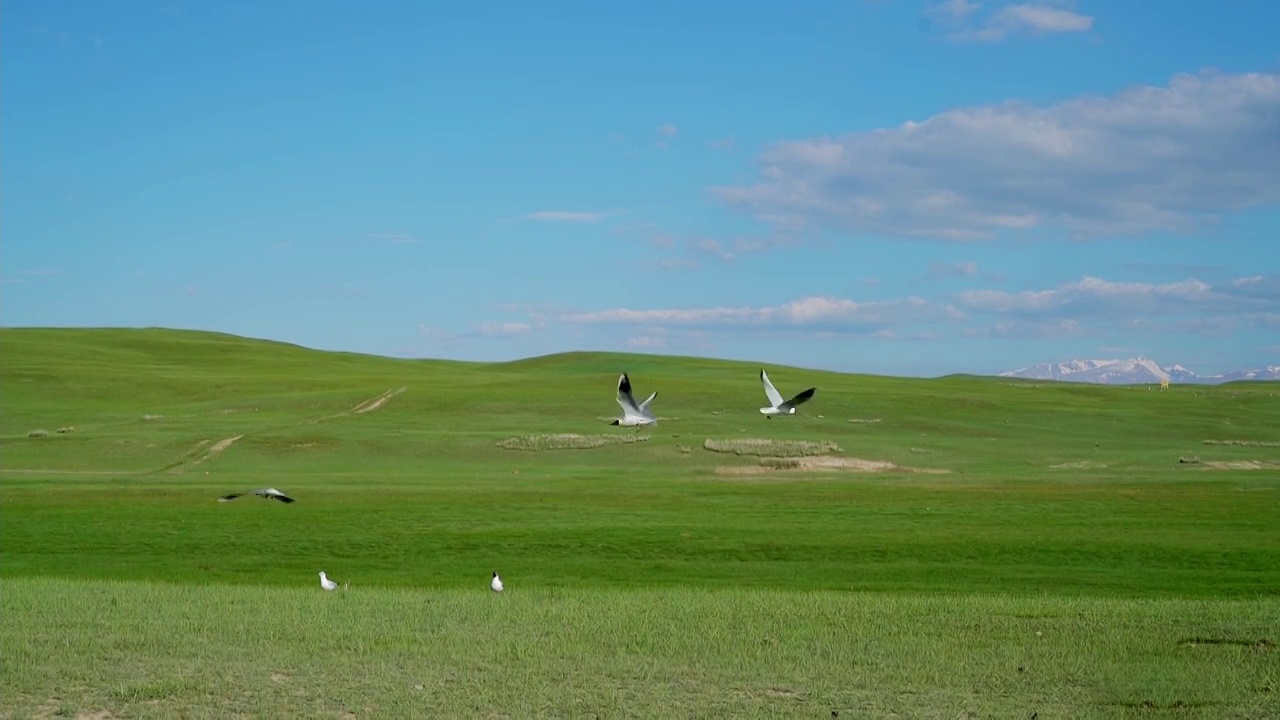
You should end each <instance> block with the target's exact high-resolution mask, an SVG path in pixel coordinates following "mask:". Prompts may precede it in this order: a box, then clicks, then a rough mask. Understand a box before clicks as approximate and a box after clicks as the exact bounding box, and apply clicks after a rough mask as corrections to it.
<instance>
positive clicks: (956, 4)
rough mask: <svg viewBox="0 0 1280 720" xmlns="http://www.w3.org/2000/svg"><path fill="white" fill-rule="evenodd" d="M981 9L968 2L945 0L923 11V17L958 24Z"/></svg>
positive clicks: (975, 4)
mask: <svg viewBox="0 0 1280 720" xmlns="http://www.w3.org/2000/svg"><path fill="white" fill-rule="evenodd" d="M980 7H982V6H981V5H979V4H978V3H974V2H969V0H946V1H945V2H941V3H938V4H937V5H934V6H933V7H931V8H929V9H927V10H925V15H927V16H929V17H931V18H936V19H938V20H943V21H947V22H958V21H961V20H964V19H965V18H967V17H969V16H970V15H972V14H973V13H975V12H977V11H978V8H980Z"/></svg>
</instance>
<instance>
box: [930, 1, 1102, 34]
mask: <svg viewBox="0 0 1280 720" xmlns="http://www.w3.org/2000/svg"><path fill="white" fill-rule="evenodd" d="M1073 5H1074V3H1072V2H1070V1H1069V0H1058V1H1056V2H1024V3H1014V4H1007V5H1002V6H998V7H996V8H995V9H993V10H991V11H990V12H988V13H985V15H984V14H983V13H980V12H979V11H980V10H981V9H982V8H983V4H982V3H976V2H969V1H968V0H947V1H946V2H942V3H938V4H937V5H933V6H931V7H929V8H927V9H926V10H925V13H924V14H925V17H926V18H928V19H929V20H932V21H935V22H938V23H940V24H941V25H943V26H944V27H946V28H948V29H949V35H948V37H950V38H951V39H953V40H959V41H968V42H998V41H1000V40H1004V39H1006V38H1009V37H1014V36H1027V37H1036V36H1041V35H1051V34H1056V33H1079V32H1087V31H1089V30H1092V29H1093V23H1094V18H1093V17H1091V16H1088V15H1082V14H1080V13H1077V12H1075V11H1074V10H1072V9H1071V8H1072V7H1073Z"/></svg>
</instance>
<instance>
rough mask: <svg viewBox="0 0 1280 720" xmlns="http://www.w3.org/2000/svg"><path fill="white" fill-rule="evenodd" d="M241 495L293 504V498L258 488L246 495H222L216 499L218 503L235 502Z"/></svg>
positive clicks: (275, 490) (273, 489)
mask: <svg viewBox="0 0 1280 720" xmlns="http://www.w3.org/2000/svg"><path fill="white" fill-rule="evenodd" d="M241 495H257V496H258V497H260V498H263V499H265V500H279V501H280V502H282V503H291V502H293V498H291V497H289V496H288V495H285V494H284V493H282V492H280V491H279V490H277V489H275V488H260V489H258V490H250V491H249V492H247V493H232V494H230V495H223V496H222V497H220V498H218V502H231V501H232V500H235V499H236V498H238V497H240V496H241Z"/></svg>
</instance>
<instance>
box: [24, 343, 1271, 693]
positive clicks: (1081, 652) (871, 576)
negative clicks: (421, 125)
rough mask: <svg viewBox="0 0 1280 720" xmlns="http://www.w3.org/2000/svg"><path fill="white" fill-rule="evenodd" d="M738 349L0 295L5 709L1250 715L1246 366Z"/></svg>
mask: <svg viewBox="0 0 1280 720" xmlns="http://www.w3.org/2000/svg"><path fill="white" fill-rule="evenodd" d="M769 369H770V371H771V372H770V375H771V377H772V378H773V380H774V381H775V382H776V383H777V384H778V385H779V387H780V389H781V390H782V391H783V393H784V394H789V393H794V392H796V391H798V390H800V389H802V388H804V387H808V386H809V385H816V386H817V387H818V393H817V395H816V397H815V398H814V400H813V401H811V402H810V403H808V404H806V405H804V406H803V407H802V408H801V413H800V414H798V415H796V416H794V417H785V418H776V419H772V420H770V419H766V418H765V417H764V416H762V415H760V414H759V413H758V412H757V408H758V407H759V406H760V405H761V404H762V403H763V400H764V395H763V392H762V391H761V389H760V385H759V381H758V379H757V373H758V367H757V366H755V365H750V364H744V363H734V362H722V361H717V360H707V359H696V358H674V357H655V356H645V355H620V354H609V353H570V354H565V355H554V356H549V357H540V358H531V359H527V360H521V361H518V362H511V363H495V364H481V363H461V362H440V361H416V360H393V359H388V358H380V357H370V356H364V355H353V354H346V353H328V352H318V351H313V350H307V349H304V348H300V347H296V346H292V345H285V344H281V343H273V342H265V341H258V340H247V339H244V338H238V337H231V336H226V335H216V334H211V333H198V332H180V331H171V330H79V329H74V330H45V329H7V330H0V404H2V405H0V409H2V412H0V576H2V577H3V584H4V592H3V593H0V617H3V618H4V622H3V623H0V647H3V648H4V652H3V653H0V716H5V717H8V716H11V715H12V716H15V717H27V716H33V717H51V716H54V715H57V716H68V717H113V716H115V717H133V716H146V717H150V716H160V717H177V716H187V717H193V716H199V717H205V716H208V717H226V716H265V717H275V716H299V717H301V716H305V717H346V718H349V717H357V716H360V715H367V716H371V717H427V716H432V717H540V716H548V717H570V716H572V717H669V716H698V717H713V716H715V717H718V716H731V717H754V716H762V717H827V716H829V715H830V714H831V713H835V712H841V713H843V714H842V715H841V717H961V716H963V717H1032V716H1033V715H1032V713H1033V712H1034V713H1038V716H1040V717H1126V716H1130V715H1133V714H1142V715H1143V716H1148V715H1156V716H1161V715H1170V716H1178V717H1184V716H1185V717H1242V718H1243V717H1249V718H1256V717H1272V716H1275V709H1276V707H1277V705H1276V701H1275V698H1276V692H1277V688H1278V687H1280V685H1277V678H1280V654H1278V653H1277V652H1276V647H1277V644H1276V643H1277V638H1276V635H1275V632H1276V630H1275V629H1276V627H1278V626H1280V597H1278V596H1280V502H1277V499H1278V498H1280V470H1278V469H1277V468H1278V467H1280V445H1278V444H1277V441H1280V399H1278V398H1277V396H1280V387H1277V384H1276V383H1272V384H1259V383H1251V384H1244V383H1238V384H1232V385H1224V386H1216V387H1204V386H1195V387H1177V386H1175V387H1174V388H1172V389H1171V390H1169V391H1163V392H1162V391H1159V390H1156V389H1153V388H1148V387H1104V386H1092V385H1074V384H1065V383H1064V384H1059V383H1041V382H1029V381H1014V380H1006V379H995V378H975V377H960V376H957V377H947V378H941V379H936V380H919V379H901V378H886V377H874V376H867V375H847V374H839V373H824V372H815V371H811V370H801V369H797V368H786V367H771V368H769ZM624 370H625V371H627V372H629V373H630V374H631V378H632V381H633V384H634V386H635V389H636V392H637V394H641V395H646V394H648V393H649V392H651V391H653V390H657V391H658V398H657V400H656V401H655V403H654V406H653V407H654V409H655V410H656V412H657V414H658V416H659V422H658V424H657V426H656V427H650V428H643V429H639V430H637V429H634V428H619V427H611V426H609V425H608V424H607V421H608V419H609V418H610V417H612V416H614V415H615V413H616V412H617V406H616V404H615V403H614V400H613V394H614V383H615V382H616V379H617V375H618V373H619V372H621V371H624ZM519 448H526V449H519ZM805 453H808V454H807V455H806V454H805ZM814 453H817V454H814ZM1180 460H1188V461H1194V462H1180ZM264 486H274V487H277V488H280V489H281V490H284V491H285V492H287V493H289V494H291V495H293V496H294V497H296V498H297V501H296V502H294V503H292V504H282V503H279V502H274V501H266V500H261V499H258V498H255V497H252V496H247V497H243V498H241V499H238V500H235V501H234V502H229V503H219V502H216V501H215V500H216V498H217V497H218V496H220V495H223V494H225V493H230V492H238V491H243V490H246V489H251V488H257V487H264ZM495 568H496V569H500V570H501V572H502V574H503V577H504V578H505V580H506V583H507V590H506V591H505V592H504V593H503V594H501V595H495V594H493V593H490V592H489V591H488V589H487V586H488V579H489V575H490V573H491V572H492V571H493V570H494V569H495ZM319 570H326V571H328V573H329V574H330V575H331V576H332V577H335V578H337V579H339V580H341V581H351V583H352V585H351V589H350V590H349V591H347V590H339V591H337V592H333V593H325V592H323V591H322V590H320V588H319V586H318V583H317V572H318V571H319ZM104 713H106V714H104Z"/></svg>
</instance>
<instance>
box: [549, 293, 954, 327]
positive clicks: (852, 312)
mask: <svg viewBox="0 0 1280 720" xmlns="http://www.w3.org/2000/svg"><path fill="white" fill-rule="evenodd" d="M961 317H962V314H961V313H960V312H959V311H958V310H956V309H955V308H954V307H951V306H949V305H946V306H943V305H938V304H934V303H930V302H928V301H926V300H924V299H923V298H919V297H909V298H905V299H901V300H889V301H873V302H856V301H854V300H848V299H842V298H834V297H806V298H801V299H799V300H794V301H792V302H789V303H785V304H783V305H774V306H764V307H750V306H740V307H713V308H689V309H656V310H632V309H629V308H614V309H611V310H601V311H597V312H581V313H568V314H565V315H562V316H561V317H560V319H561V320H562V321H563V322H568V323H576V324H615V325H647V326H653V327H738V328H766V329H767V328H775V329H778V328H796V329H800V328H813V329H827V330H842V331H846V332H872V331H874V330H878V329H882V328H884V327H886V326H890V325H895V324H900V323H910V322H918V321H925V320H938V319H945V318H950V319H960V318H961Z"/></svg>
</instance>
